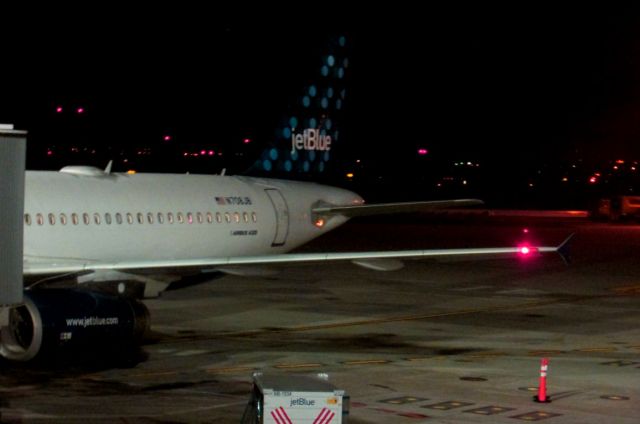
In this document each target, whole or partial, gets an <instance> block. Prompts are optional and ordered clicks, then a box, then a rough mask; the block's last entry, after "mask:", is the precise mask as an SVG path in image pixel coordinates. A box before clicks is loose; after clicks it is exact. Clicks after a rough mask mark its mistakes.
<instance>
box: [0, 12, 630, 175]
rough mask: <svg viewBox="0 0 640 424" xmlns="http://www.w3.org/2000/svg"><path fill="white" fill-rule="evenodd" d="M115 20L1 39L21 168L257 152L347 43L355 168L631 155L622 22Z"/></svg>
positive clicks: (537, 163) (536, 163) (509, 15)
mask: <svg viewBox="0 0 640 424" xmlns="http://www.w3.org/2000/svg"><path fill="white" fill-rule="evenodd" d="M398 9H399V8H398ZM119 12H120V11H119V10H117V9H114V10H111V11H108V13H106V16H101V17H98V16H95V15H93V14H89V13H86V14H85V17H84V18H83V19H79V20H76V19H72V18H69V17H66V18H60V19H49V20H46V21H44V20H41V21H36V20H34V21H29V22H28V23H26V22H21V21H19V20H16V22H14V24H13V26H15V27H16V28H11V27H9V28H5V29H4V31H5V33H4V34H3V35H4V36H5V39H7V40H11V41H15V42H11V43H8V45H7V51H6V52H7V56H8V57H12V58H14V60H13V61H11V62H10V66H5V67H4V68H3V70H2V73H3V77H4V78H3V79H4V81H5V89H4V90H3V96H2V98H3V100H2V101H0V122H11V123H14V124H16V126H17V127H18V128H21V129H27V130H29V132H30V138H29V141H30V143H31V144H30V147H31V148H30V152H31V151H34V149H39V151H40V152H42V151H43V149H45V148H46V147H48V146H50V145H51V144H55V143H58V144H60V143H72V142H73V143H81V144H82V143H83V144H85V145H88V146H100V147H102V148H104V147H105V146H109V147H113V148H114V149H115V148H119V147H121V146H124V147H131V146H132V145H136V146H137V145H141V146H154V145H162V144H163V137H164V136H165V135H167V134H169V135H170V136H171V137H172V139H171V143H174V144H175V145H178V146H188V145H198V144H206V143H214V144H218V145H226V144H231V145H233V144H236V143H239V142H240V141H241V140H242V139H244V138H246V137H249V138H251V139H252V140H255V141H256V142H257V143H268V142H269V141H270V138H271V137H272V134H273V132H274V129H275V128H276V126H277V125H278V122H279V120H280V119H282V114H283V112H284V111H285V110H286V107H287V104H289V103H290V101H291V99H292V98H293V97H295V96H299V94H300V90H301V87H302V85H303V84H304V83H306V82H307V80H306V79H305V78H308V77H307V76H306V75H308V73H307V70H308V69H311V68H313V67H314V66H316V65H317V63H316V62H315V60H316V57H317V55H318V53H317V52H318V51H319V49H320V47H321V45H322V40H324V39H326V37H327V34H336V33H344V34H346V35H347V36H348V38H349V40H350V43H351V49H352V58H353V59H352V61H351V66H350V69H349V71H350V76H349V78H350V80H349V84H350V87H351V88H350V96H349V98H348V101H347V102H346V114H347V119H346V123H345V125H344V132H343V140H344V143H345V145H344V148H345V149H346V151H345V154H346V156H348V158H349V160H355V159H356V158H357V159H361V160H362V161H365V162H366V163H367V164H371V166H372V167H374V168H376V169H385V168H386V169H387V170H388V172H390V173H392V172H396V173H397V172H406V171H407V169H406V168H407V167H408V166H409V165H412V164H413V162H414V160H415V152H416V149H417V148H419V147H424V148H427V149H428V150H429V154H430V155H432V157H433V158H436V159H438V160H445V159H446V160H451V161H454V160H473V161H479V162H481V163H482V164H483V166H488V167H493V168H496V169H497V168H498V167H499V168H500V170H502V169H504V172H505V173H508V172H521V171H522V170H524V169H535V168H536V167H542V166H546V165H547V164H549V163H569V162H571V161H578V160H582V161H583V163H587V164H589V165H590V166H595V165H596V164H598V163H602V162H603V161H606V160H612V159H617V158H622V159H626V160H632V159H636V158H638V157H640V143H637V142H636V139H637V138H638V137H639V136H640V125H639V124H638V122H640V120H638V119H636V118H637V117H638V113H640V99H639V97H638V94H639V87H640V83H639V82H640V66H639V62H638V59H637V57H636V54H635V53H636V52H637V51H638V49H639V47H640V26H639V25H637V24H638V23H639V22H638V21H639V18H640V14H639V13H637V12H636V11H635V8H632V7H616V6H606V7H605V6H584V5H582V6H580V7H574V6H569V5H563V6H555V8H551V7H550V6H548V7H538V8H532V7H527V6H526V5H512V6H506V7H505V6H487V5H476V6H468V7H466V8H463V9H461V8H456V7H453V6H442V5H432V6H427V10H426V12H419V11H418V9H417V8H416V9H412V8H411V7H407V8H405V9H402V10H393V9H392V10H383V9H376V8H372V9H371V10H369V11H368V13H367V14H366V16H368V18H365V14H362V15H355V14H348V13H346V14H345V13H342V12H341V11H340V10H339V9H331V8H330V7H329V6H327V7H326V8H324V9H323V10H315V11H313V13H312V12H310V11H309V10H304V11H303V10H301V11H300V15H299V16H300V18H299V19H292V18H288V17H284V16H285V15H282V16H283V17H282V18H280V19H275V20H267V19H266V18H265V19H260V18H258V17H257V16H252V17H247V16H245V15H244V14H242V13H240V12H238V11H235V12H229V11H225V12H226V13H220V14H217V15H216V17H215V18H210V17H209V16H208V15H207V16H205V15H203V14H202V13H198V10H184V9H180V10H179V11H177V12H175V11H173V10H168V9H167V10H165V9H161V10H156V11H155V12H156V13H155V14H153V15H146V14H144V13H142V12H141V11H131V13H127V14H121V13H119ZM275 14H276V15H278V14H277V13H275ZM256 15H257V14H256ZM56 17H57V16H56ZM21 24H22V25H23V26H22V27H21V26H20V25H21ZM12 30H20V31H21V32H13V33H11V31H12ZM25 31H30V32H31V31H33V33H32V34H31V38H29V37H22V36H20V34H21V33H24V32H25ZM8 63H9V62H8ZM60 106H61V107H63V108H64V113H62V114H58V113H56V108H57V107H60ZM78 107H83V108H85V111H84V113H83V114H82V115H78V114H77V113H74V110H75V109H76V108H78ZM415 162H416V163H417V165H416V166H423V165H421V162H420V161H415ZM422 163H424V161H423V162H422ZM43 166H44V165H43ZM218 171H219V170H218V169H215V170H212V172H218ZM496 172H498V171H496ZM500 172H502V171H500Z"/></svg>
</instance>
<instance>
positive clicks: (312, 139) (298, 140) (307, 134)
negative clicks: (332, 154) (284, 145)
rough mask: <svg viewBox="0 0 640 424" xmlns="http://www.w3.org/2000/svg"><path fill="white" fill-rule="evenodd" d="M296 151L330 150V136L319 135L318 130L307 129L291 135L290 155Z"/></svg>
mask: <svg viewBox="0 0 640 424" xmlns="http://www.w3.org/2000/svg"><path fill="white" fill-rule="evenodd" d="M296 150H319V151H323V152H324V151H329V150H331V136H330V135H322V134H320V130H319V129H315V128H307V129H306V130H304V131H302V134H300V133H297V134H296V133H295V132H293V133H291V153H294V152H295V151H296Z"/></svg>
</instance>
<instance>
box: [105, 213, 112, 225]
mask: <svg viewBox="0 0 640 424" xmlns="http://www.w3.org/2000/svg"><path fill="white" fill-rule="evenodd" d="M104 222H105V223H106V224H107V225H111V214H110V213H109V212H107V213H105V214H104Z"/></svg>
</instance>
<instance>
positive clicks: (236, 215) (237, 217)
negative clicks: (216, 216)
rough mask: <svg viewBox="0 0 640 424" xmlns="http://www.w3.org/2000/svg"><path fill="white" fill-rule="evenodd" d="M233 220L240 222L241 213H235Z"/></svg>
mask: <svg viewBox="0 0 640 424" xmlns="http://www.w3.org/2000/svg"><path fill="white" fill-rule="evenodd" d="M233 220H234V221H235V222H236V223H238V222H240V214H239V213H238V212H234V213H233Z"/></svg>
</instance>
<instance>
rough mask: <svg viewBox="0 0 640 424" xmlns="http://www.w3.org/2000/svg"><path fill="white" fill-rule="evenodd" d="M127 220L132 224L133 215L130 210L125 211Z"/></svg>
mask: <svg viewBox="0 0 640 424" xmlns="http://www.w3.org/2000/svg"><path fill="white" fill-rule="evenodd" d="M127 222H128V223H129V224H133V215H131V212H127Z"/></svg>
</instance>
